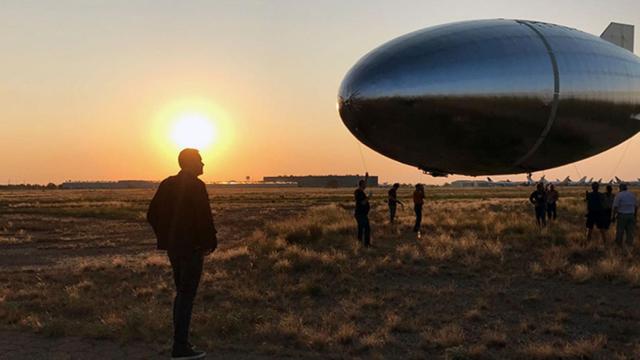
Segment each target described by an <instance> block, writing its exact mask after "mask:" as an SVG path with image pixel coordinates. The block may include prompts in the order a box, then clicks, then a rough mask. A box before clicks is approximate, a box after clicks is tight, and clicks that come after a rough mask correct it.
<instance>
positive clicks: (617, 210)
mask: <svg viewBox="0 0 640 360" xmlns="http://www.w3.org/2000/svg"><path fill="white" fill-rule="evenodd" d="M637 214H638V203H637V201H636V195H635V194H634V193H632V192H631V191H629V190H628V189H627V184H620V192H619V193H618V194H617V195H616V197H615V199H613V216H614V217H615V218H614V219H615V220H614V221H617V224H616V244H617V245H618V246H620V247H621V248H626V247H631V246H633V240H634V236H635V230H636V216H637ZM625 235H626V237H625V240H626V244H625V242H623V240H622V238H623V237H624V236H625ZM627 251H629V248H627Z"/></svg>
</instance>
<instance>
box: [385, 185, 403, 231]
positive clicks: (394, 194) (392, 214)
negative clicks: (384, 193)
mask: <svg viewBox="0 0 640 360" xmlns="http://www.w3.org/2000/svg"><path fill="white" fill-rule="evenodd" d="M399 187H400V184H398V183H395V184H393V186H392V187H391V189H389V193H388V194H389V197H388V199H387V202H388V204H389V223H391V224H393V223H394V220H395V218H396V210H397V208H398V204H400V205H402V208H403V209H404V204H403V203H402V201H400V200H398V188H399Z"/></svg>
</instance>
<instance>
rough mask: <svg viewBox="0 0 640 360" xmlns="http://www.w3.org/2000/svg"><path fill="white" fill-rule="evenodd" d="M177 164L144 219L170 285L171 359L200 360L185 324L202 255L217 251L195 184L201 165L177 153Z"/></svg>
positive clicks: (201, 190) (203, 193)
mask: <svg viewBox="0 0 640 360" xmlns="http://www.w3.org/2000/svg"><path fill="white" fill-rule="evenodd" d="M178 163H179V164H180V168H181V170H180V172H179V173H178V174H177V175H174V176H170V177H168V178H166V179H165V180H164V181H162V182H161V183H160V186H159V187H158V190H157V191H156V194H155V195H154V197H153V199H152V200H151V204H150V205H149V211H148V212H147V220H148V221H149V223H150V224H151V226H152V227H153V231H154V232H155V234H156V238H157V240H158V242H157V245H158V249H160V250H166V251H167V254H168V255H169V260H170V261H171V267H172V269H173V279H174V282H175V285H176V296H175V299H174V303H173V328H174V335H173V349H172V353H171V356H172V359H200V358H203V357H204V356H205V355H206V354H205V352H203V351H199V350H196V349H195V348H193V346H192V345H191V344H190V343H189V324H190V322H191V311H192V309H193V300H194V298H195V296H196V292H197V290H198V284H199V283H200V275H201V274H202V265H203V260H204V256H206V255H208V254H210V253H211V252H213V250H215V248H216V247H217V238H216V228H215V226H214V224H213V216H212V215H211V206H210V204H209V195H208V194H207V189H206V187H205V184H204V182H203V181H202V180H200V179H198V176H199V175H202V168H203V166H204V164H203V163H202V158H201V157H200V154H199V153H198V150H196V149H184V150H182V151H181V152H180V155H179V156H178Z"/></svg>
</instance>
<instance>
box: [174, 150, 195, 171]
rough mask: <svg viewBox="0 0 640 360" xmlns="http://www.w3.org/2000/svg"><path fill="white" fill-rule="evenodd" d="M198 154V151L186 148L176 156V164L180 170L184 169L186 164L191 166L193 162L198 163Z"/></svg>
mask: <svg viewBox="0 0 640 360" xmlns="http://www.w3.org/2000/svg"><path fill="white" fill-rule="evenodd" d="M199 157H200V152H198V149H191V148H186V149H183V150H182V151H180V154H179V155H178V164H180V168H181V169H184V168H185V167H186V166H188V164H191V163H193V162H195V161H199Z"/></svg>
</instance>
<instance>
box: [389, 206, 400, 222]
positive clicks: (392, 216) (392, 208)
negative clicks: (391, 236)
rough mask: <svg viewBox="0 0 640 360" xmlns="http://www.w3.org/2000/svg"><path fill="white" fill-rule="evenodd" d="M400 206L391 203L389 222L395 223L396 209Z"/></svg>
mask: <svg viewBox="0 0 640 360" xmlns="http://www.w3.org/2000/svg"><path fill="white" fill-rule="evenodd" d="M397 208H398V205H397V204H389V222H391V223H393V221H394V220H395V219H396V209H397Z"/></svg>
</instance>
